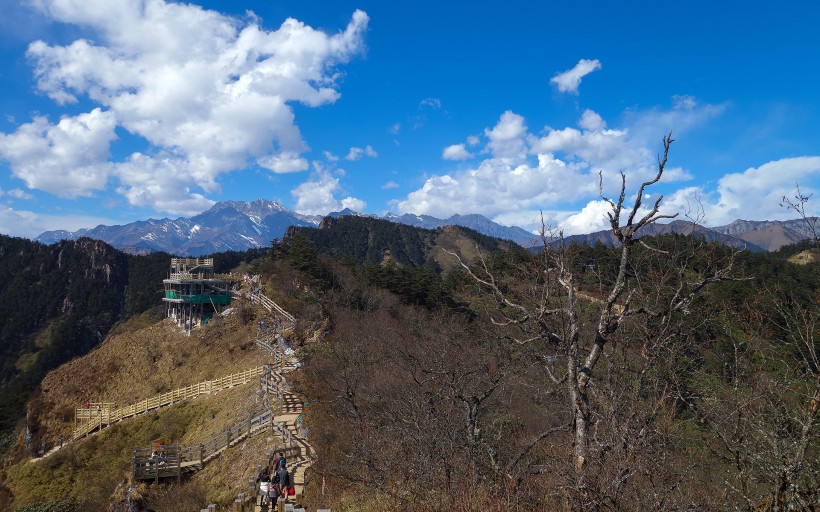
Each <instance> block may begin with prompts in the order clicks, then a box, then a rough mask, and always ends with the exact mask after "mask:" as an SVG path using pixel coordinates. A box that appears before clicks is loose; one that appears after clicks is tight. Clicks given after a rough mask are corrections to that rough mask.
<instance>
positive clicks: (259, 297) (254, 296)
mask: <svg viewBox="0 0 820 512" xmlns="http://www.w3.org/2000/svg"><path fill="white" fill-rule="evenodd" d="M245 297H247V298H248V300H249V301H251V302H252V303H253V302H258V303H259V304H260V305H261V306H262V307H263V308H265V309H267V310H268V313H273V312H274V311H276V312H277V313H279V315H281V316H283V317H284V318H285V320H287V321H288V322H295V321H296V317H294V316H293V315H291V314H290V313H288V312H287V311H285V310H284V309H282V307H281V306H279V304H277V303H275V302H273V301H272V300H270V299H269V298H268V297H267V296H265V295H264V294H263V293H261V292H246V293H245Z"/></svg>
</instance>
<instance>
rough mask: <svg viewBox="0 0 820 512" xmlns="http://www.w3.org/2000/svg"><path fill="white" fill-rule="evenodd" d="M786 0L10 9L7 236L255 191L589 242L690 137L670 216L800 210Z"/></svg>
mask: <svg viewBox="0 0 820 512" xmlns="http://www.w3.org/2000/svg"><path fill="white" fill-rule="evenodd" d="M781 4H782V5H777V6H775V5H774V4H772V3H771V2H762V1H761V2H748V1H747V2H742V3H741V2H733V1H729V2H701V1H694V2H686V3H685V4H670V3H659V2H574V3H569V2H562V3H557V2H555V3H554V2H521V1H515V0H513V1H507V2H503V3H500V2H482V1H472V2H429V1H413V2H383V1H362V2H348V1H343V0H340V1H322V2H320V1H311V0H300V1H273V0H253V1H231V2H228V1H207V2H194V3H191V4H179V3H171V2H166V1H162V0H143V1H136V0H131V1H126V0H31V1H22V2H21V1H18V0H0V8H2V12H3V13H4V16H3V17H2V18H0V52H1V53H0V79H1V80H2V93H1V94H0V114H2V115H0V233H4V234H10V235H15V236H27V237H33V236H36V235H37V234H39V233H40V232H42V231H45V230H51V229H69V230H75V229H78V228H80V227H93V226H96V225H97V224H100V223H103V224H123V223H128V222H131V221H134V220H139V219H146V218H149V217H154V218H161V217H171V218H175V217H178V216H183V215H185V216H189V215H193V214H196V213H199V212H201V211H204V210H207V209H208V208H209V207H210V206H211V205H212V204H213V203H214V202H216V201H222V200H255V199H259V198H265V199H272V200H276V201H279V202H281V203H282V204H284V205H285V206H287V207H288V208H291V209H293V210H295V211H298V212H301V213H308V214H325V213H328V212H330V211H334V210H340V209H342V208H344V207H350V208H353V209H354V210H359V211H363V212H369V213H376V214H384V213H386V212H394V213H418V214H429V215H434V216H437V217H448V216H450V215H452V214H454V213H461V214H468V213H480V214H483V215H485V216H487V217H489V218H491V219H493V220H495V221H496V222H499V223H501V224H505V225H519V226H522V227H524V228H526V229H536V228H537V227H538V226H539V225H540V216H541V213H542V212H543V215H544V217H545V220H546V221H547V223H548V224H549V225H550V226H552V227H556V228H561V229H564V230H565V231H566V232H567V233H580V232H590V231H595V230H598V229H602V228H604V227H605V223H604V214H605V211H606V206H605V203H604V202H603V201H602V200H601V198H600V197H599V194H598V172H599V171H600V172H601V173H602V175H603V178H604V191H605V193H607V194H615V193H616V188H615V187H616V186H617V183H618V182H619V172H621V171H623V172H624V173H625V174H626V175H627V180H628V184H629V185H630V187H629V188H630V190H633V191H634V190H635V189H636V188H637V186H638V185H639V183H640V181H641V180H643V179H646V178H647V177H649V176H650V175H653V174H654V166H655V165H656V164H655V158H656V155H657V153H658V152H659V151H660V150H661V149H662V148H661V137H662V136H663V135H664V134H665V133H666V132H668V131H670V130H671V131H672V132H673V137H674V138H675V139H676V142H675V143H674V144H673V146H672V151H671V156H670V163H669V166H668V168H667V173H666V174H665V176H664V179H663V181H662V182H661V183H660V184H659V185H658V186H656V187H654V188H653V189H651V190H650V191H649V194H650V196H653V197H656V196H657V194H664V195H665V199H664V205H665V207H664V211H666V212H667V213H672V212H681V213H684V212H686V211H693V210H700V211H701V214H702V218H703V222H704V223H705V224H707V225H722V224H728V223H729V222H731V221H732V220H734V219H737V218H743V219H750V220H762V219H778V218H779V219H784V218H792V217H794V215H793V214H792V213H790V212H788V211H785V210H783V209H782V208H781V207H780V206H779V202H780V198H781V197H782V196H783V195H793V194H794V191H795V186H796V184H797V183H799V184H800V187H801V190H802V191H803V192H804V193H813V192H815V191H816V190H817V189H818V188H820V144H819V143H820V122H818V119H820V95H818V90H820V31H818V30H817V23H818V21H819V20H820V7H818V4H816V3H815V2H805V1H800V2H788V1H786V2H781ZM818 202H820V197H815V198H813V199H812V201H811V202H810V203H809V209H810V212H811V213H815V214H816V213H817V212H818V210H820V208H818V207H817V204H818ZM698 205H699V206H698Z"/></svg>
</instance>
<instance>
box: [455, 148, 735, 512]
mask: <svg viewBox="0 0 820 512" xmlns="http://www.w3.org/2000/svg"><path fill="white" fill-rule="evenodd" d="M672 142H673V140H672V138H671V133H670V134H668V135H667V136H665V137H663V154H662V155H661V156H659V157H658V166H657V172H656V174H655V176H654V178H652V179H650V180H649V181H646V182H643V183H642V184H641V185H640V187H639V189H638V191H637V193H636V194H635V196H634V200H633V201H632V204H631V206H628V205H627V204H626V202H627V186H626V176H625V175H624V174H623V173H621V186H620V193H619V195H618V197H617V199H611V198H609V197H607V196H606V195H604V192H603V177H602V176H601V175H600V174H599V190H600V195H601V198H602V199H603V200H605V201H606V202H607V203H608V204H609V205H610V211H609V212H608V218H609V224H610V227H611V232H612V234H613V235H614V237H615V238H616V239H617V241H618V242H619V244H620V249H619V252H620V259H619V263H618V266H617V272H616V274H615V276H614V278H612V279H611V281H610V282H609V283H608V286H607V290H606V294H605V295H603V297H591V296H590V295H588V294H585V293H582V292H581V291H579V283H578V272H579V271H578V268H577V265H574V262H573V261H572V258H571V256H570V251H569V248H568V247H567V246H565V244H564V242H563V236H562V235H561V236H560V237H559V241H558V243H557V247H555V246H553V245H551V243H550V240H549V238H548V237H547V234H546V230H542V238H543V242H544V243H543V252H542V254H541V257H540V259H539V261H540V264H539V265H540V267H539V270H538V273H539V274H540V276H533V277H532V279H533V282H532V283H531V289H530V290H529V292H530V293H529V294H526V293H518V292H519V290H516V289H514V288H513V287H510V286H508V285H506V284H505V283H503V282H502V280H501V279H500V278H499V277H497V276H496V275H494V273H493V271H492V270H491V268H490V267H489V266H488V265H487V263H486V262H485V261H484V260H483V259H481V260H480V261H479V264H478V269H474V268H473V267H471V266H470V265H468V264H467V263H466V262H465V261H463V260H462V258H461V257H459V256H458V255H457V254H455V253H451V254H453V255H454V256H456V257H457V258H458V259H459V262H460V263H461V266H462V267H463V269H464V270H465V271H466V272H467V273H468V274H469V276H471V278H472V279H473V280H474V281H475V282H476V283H478V284H479V285H480V286H481V287H482V288H483V289H484V290H486V291H487V292H489V293H490V294H491V295H492V296H493V297H494V298H495V299H496V306H497V307H496V308H495V313H494V314H493V315H492V321H493V323H494V324H495V325H497V326H499V327H501V328H503V329H505V332H506V333H507V336H508V337H509V338H510V339H512V340H514V341H516V342H518V343H521V344H538V345H539V346H540V347H544V349H543V351H544V353H543V357H544V359H545V361H547V360H549V361H550V362H555V361H562V362H563V363H564V365H565V366H564V368H565V369H564V371H563V372H561V371H559V370H556V369H555V367H554V366H552V365H550V364H545V365H544V371H545V372H546V373H547V374H548V376H549V379H550V380H551V381H552V382H553V383H554V384H555V385H559V386H564V388H565V393H564V396H565V400H566V405H565V407H566V409H565V410H566V411H568V412H569V414H568V415H567V419H568V424H567V425H566V427H567V428H565V429H562V428H556V427H553V428H551V429H549V430H547V431H545V432H544V434H543V435H542V436H538V437H536V438H535V439H534V443H539V442H541V441H543V440H544V439H546V438H547V437H549V436H550V435H553V434H555V433H558V432H562V431H565V430H569V431H571V432H572V441H571V444H572V451H571V457H572V467H573V471H574V482H573V489H574V491H575V492H577V493H578V494H577V497H578V500H580V501H579V502H577V505H573V506H580V507H584V508H590V507H598V506H601V505H602V504H603V503H604V502H609V503H610V504H615V505H616V506H617V500H618V499H619V498H618V496H619V495H620V493H622V492H623V488H624V485H625V484H626V482H627V481H628V480H629V479H630V478H631V477H632V475H633V474H634V468H633V467H632V463H633V462H634V457H635V455H636V454H639V450H640V447H642V446H647V444H648V441H647V439H648V438H649V437H650V436H652V435H655V434H658V433H659V429H657V428H655V424H656V423H657V422H658V421H660V418H661V417H663V416H664V415H666V414H667V412H668V406H669V404H671V403H672V402H673V401H674V399H675V398H674V396H675V394H674V393H673V389H672V388H671V387H670V386H668V385H664V384H663V382H664V381H665V380H666V381H668V380H669V379H667V377H668V376H664V375H660V373H659V371H660V370H659V369H660V368H661V367H663V364H661V363H662V362H663V361H664V358H668V357H669V354H668V353H667V352H669V353H674V350H675V349H674V347H676V346H678V345H677V344H678V343H680V342H681V339H682V337H683V336H682V335H681V333H680V330H679V329H676V328H674V326H673V322H674V321H675V320H676V319H677V318H679V317H681V316H683V315H685V314H686V313H687V312H688V311H689V308H690V307H691V305H692V303H693V302H694V301H695V299H696V298H697V297H698V296H699V295H700V294H701V293H702V292H703V290H704V288H706V287H707V286H708V285H709V284H710V283H714V282H716V281H720V280H723V279H728V278H731V275H732V274H731V272H732V263H733V259H734V258H733V256H734V253H732V256H730V257H729V258H728V259H726V260H725V261H720V262H712V264H709V265H705V266H704V265H700V266H697V265H696V264H695V262H694V259H693V254H694V249H693V251H690V253H689V254H688V255H687V256H680V255H672V254H669V253H668V252H665V251H663V250H660V249H654V248H652V247H650V246H649V245H648V244H645V243H643V242H640V241H639V239H638V237H639V234H640V232H641V230H642V229H644V228H645V227H646V226H648V225H650V224H653V223H656V222H658V221H659V220H662V219H672V218H674V217H676V214H673V215H667V214H662V213H661V212H660V206H661V201H662V200H663V196H662V195H659V196H658V197H657V199H655V201H654V204H651V206H650V207H648V208H644V205H643V199H644V193H645V191H646V190H647V188H648V187H651V186H652V185H654V184H656V183H657V182H658V181H660V179H661V177H662V176H663V173H664V170H665V167H666V164H667V159H668V155H669V148H670V146H671V144H672ZM638 244H640V245H641V250H642V251H643V252H644V253H647V254H652V255H653V257H654V258H655V259H659V260H661V261H664V260H666V262H667V263H669V265H666V267H665V269H661V268H660V267H659V268H657V269H655V270H653V272H655V274H653V275H646V276H642V275H641V272H642V270H641V268H640V267H638V266H637V265H638V263H639V262H637V261H636V260H635V247H636V245H638ZM696 245H698V246H700V245H702V242H698V243H696ZM717 263H719V264H717ZM650 288H652V289H654V291H652V290H650ZM590 303H592V304H594V312H592V311H590V309H591V308H590V307H589V304H590ZM633 319H634V320H635V321H634V322H633V321H632V320H633ZM627 325H630V326H631V327H630V328H629V332H628V334H627V336H628V338H624V336H623V334H624V333H621V334H619V331H622V330H623V328H624V327H625V326H627ZM619 336H620V339H621V340H623V341H624V342H625V343H624V344H623V345H622V350H625V351H624V352H622V353H621V354H620V356H619V355H618V354H617V353H616V352H610V354H611V360H610V361H608V363H607V364H606V365H605V371H604V372H603V373H602V374H600V375H599V370H600V366H601V361H602V358H604V359H606V358H607V357H608V356H607V355H605V354H606V352H607V351H606V349H607V347H609V346H612V345H614V344H615V341H616V339H619V338H618V337H619ZM624 347H626V348H624ZM613 348H614V347H613ZM619 358H620V359H619ZM616 360H617V361H619V362H618V363H617V364H616ZM631 361H638V362H639V364H637V365H634V368H633V367H632V366H630V365H631ZM618 364H619V365H620V366H618ZM627 373H629V378H626V374H627ZM596 378H598V379H603V380H604V381H613V382H614V381H620V383H619V385H620V386H627V387H630V386H631V392H625V391H624V389H626V388H623V387H622V388H621V390H619V391H616V389H615V388H614V387H609V388H608V391H606V392H602V393H601V396H600V397H599V400H598V401H593V400H592V399H591V395H592V389H593V382H594V381H595V379H596ZM672 381H674V376H673V377H672ZM602 384H603V383H602ZM647 393H649V394H652V396H653V397H654V398H653V399H652V400H648V401H647V400H645V399H644V398H643V397H644V396H645V395H646V394H647ZM637 404H641V406H640V407H641V410H640V411H639V410H638V409H637ZM596 407H597V408H598V409H599V410H596ZM610 412H611V413H612V414H613V415H614V416H613V415H610V417H609V418H606V417H605V415H606V414H607V413H610ZM638 420H639V421H638ZM604 431H607V432H604ZM593 438H594V439H595V445H596V448H597V450H596V451H595V453H593V451H592V449H591V444H592V443H591V441H592V440H593ZM527 449H528V450H529V449H531V447H528V448H527ZM614 452H619V453H620V454H621V455H620V456H621V463H620V464H619V463H615V466H617V468H616V469H615V470H614V471H613V472H611V473H609V477H607V478H608V479H609V482H608V483H606V484H605V485H604V487H603V488H602V487H601V485H599V484H600V482H597V483H593V482H591V481H590V461H591V460H592V459H593V457H594V458H595V460H596V461H599V460H605V459H607V458H608V457H610V454H611V453H614ZM513 460H514V462H515V463H518V462H519V461H520V457H519V456H516V457H514V458H513ZM531 469H533V470H538V469H539V467H537V466H536V467H533V468H531ZM544 469H545V470H546V468H544ZM593 487H597V488H598V491H597V492H595V493H594V494H596V495H597V496H596V497H593V496H592V494H593V492H592V488H593ZM602 489H603V490H602ZM660 501H661V498H659V499H658V502H656V506H662V504H659V503H660Z"/></svg>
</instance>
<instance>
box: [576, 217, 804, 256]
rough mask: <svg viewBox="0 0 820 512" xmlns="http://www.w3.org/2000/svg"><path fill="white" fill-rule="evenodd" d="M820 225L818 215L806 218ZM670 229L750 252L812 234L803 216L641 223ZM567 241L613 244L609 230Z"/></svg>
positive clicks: (649, 232)
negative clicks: (703, 223)
mask: <svg viewBox="0 0 820 512" xmlns="http://www.w3.org/2000/svg"><path fill="white" fill-rule="evenodd" d="M809 222H814V223H815V225H816V226H818V227H820V222H818V218H817V217H812V218H809ZM669 233H679V234H684V235H690V234H692V233H696V234H698V235H701V236H703V237H704V238H705V239H706V240H707V241H709V242H718V243H721V244H724V245H728V246H731V247H737V248H739V249H748V250H750V251H752V252H765V251H776V250H778V249H780V248H781V247H783V246H784V245H789V244H793V243H796V242H799V241H801V240H805V239H807V238H811V237H812V233H811V230H810V229H809V227H808V226H807V225H806V221H804V220H803V219H794V220H784V221H781V220H764V221H753V220H736V221H734V222H732V223H731V224H727V225H726V226H717V227H712V228H707V227H704V226H701V225H699V224H693V223H692V222H687V221H682V220H676V221H673V222H670V223H667V224H650V225H648V226H646V227H644V228H643V229H642V230H641V231H640V232H639V235H640V236H658V235H665V234H669ZM564 240H565V242H568V243H573V242H575V243H587V244H590V245H592V244H594V243H596V242H599V241H600V242H601V243H603V244H604V245H610V246H611V245H615V243H616V239H615V235H613V234H612V231H609V230H605V231H597V232H595V233H590V234H587V235H572V236H568V237H565V238H564Z"/></svg>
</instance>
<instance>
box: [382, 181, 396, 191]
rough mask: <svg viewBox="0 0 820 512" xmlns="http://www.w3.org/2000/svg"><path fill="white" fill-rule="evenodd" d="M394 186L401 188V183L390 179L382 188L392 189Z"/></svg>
mask: <svg viewBox="0 0 820 512" xmlns="http://www.w3.org/2000/svg"><path fill="white" fill-rule="evenodd" d="M392 188H399V184H398V183H396V182H395V181H388V182H387V183H385V184H384V185H382V189H384V190H390V189H392Z"/></svg>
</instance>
